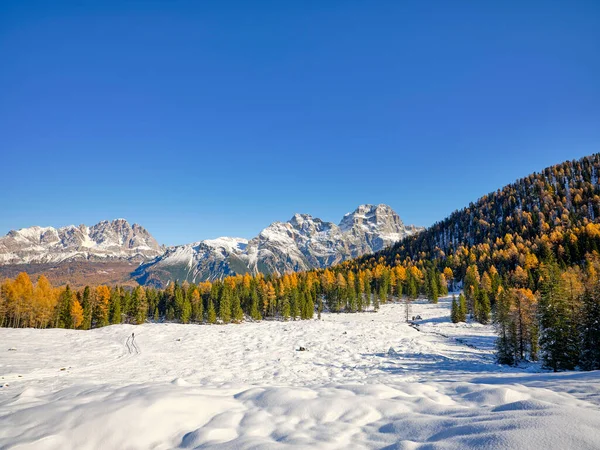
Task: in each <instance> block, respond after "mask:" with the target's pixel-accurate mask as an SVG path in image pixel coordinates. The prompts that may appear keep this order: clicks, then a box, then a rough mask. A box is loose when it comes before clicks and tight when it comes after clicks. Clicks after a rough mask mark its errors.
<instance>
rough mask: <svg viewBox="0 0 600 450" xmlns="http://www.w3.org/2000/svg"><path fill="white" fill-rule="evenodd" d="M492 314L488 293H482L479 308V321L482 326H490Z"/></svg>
mask: <svg viewBox="0 0 600 450" xmlns="http://www.w3.org/2000/svg"><path fill="white" fill-rule="evenodd" d="M491 313H492V307H491V305H490V298H489V297H488V294H487V292H485V291H481V292H480V293H479V302H478V308H477V317H476V319H477V321H478V322H479V323H482V324H484V325H485V324H488V323H489V322H490V315H491Z"/></svg>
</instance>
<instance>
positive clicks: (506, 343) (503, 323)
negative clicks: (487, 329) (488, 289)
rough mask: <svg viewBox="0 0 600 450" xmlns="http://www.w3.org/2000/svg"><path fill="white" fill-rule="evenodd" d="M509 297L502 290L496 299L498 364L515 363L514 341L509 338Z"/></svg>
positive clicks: (495, 321) (495, 317)
mask: <svg viewBox="0 0 600 450" xmlns="http://www.w3.org/2000/svg"><path fill="white" fill-rule="evenodd" d="M510 306H511V305H510V297H509V296H508V295H507V294H506V293H505V292H502V293H501V294H500V296H499V297H498V300H497V301H496V309H495V314H494V325H495V327H496V332H497V334H498V339H497V340H496V357H497V360H498V362H499V363H500V364H508V365H511V366H512V365H514V364H515V347H516V345H515V342H513V340H512V339H511V334H512V333H511V329H510V327H511V322H510Z"/></svg>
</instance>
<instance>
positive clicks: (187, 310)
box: [179, 296, 192, 323]
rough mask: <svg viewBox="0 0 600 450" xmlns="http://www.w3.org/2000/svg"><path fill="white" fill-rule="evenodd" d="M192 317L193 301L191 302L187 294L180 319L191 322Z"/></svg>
mask: <svg viewBox="0 0 600 450" xmlns="http://www.w3.org/2000/svg"><path fill="white" fill-rule="evenodd" d="M191 318H192V303H191V302H190V299H189V298H188V297H187V296H185V298H183V304H182V305H181V317H180V319H179V320H180V321H181V323H190V319H191Z"/></svg>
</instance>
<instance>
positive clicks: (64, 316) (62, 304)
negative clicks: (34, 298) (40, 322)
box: [57, 284, 73, 328]
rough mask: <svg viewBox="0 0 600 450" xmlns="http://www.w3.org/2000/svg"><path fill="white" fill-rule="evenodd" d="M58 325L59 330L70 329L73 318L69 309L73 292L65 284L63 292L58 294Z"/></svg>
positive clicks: (71, 305) (71, 306) (71, 304)
mask: <svg viewBox="0 0 600 450" xmlns="http://www.w3.org/2000/svg"><path fill="white" fill-rule="evenodd" d="M57 306H58V323H57V326H58V327H59V328H72V327H73V318H72V317H71V309H72V308H73V291H71V288H70V287H69V285H68V284H67V286H66V287H65V290H64V291H63V292H62V293H61V294H60V297H59V300H58V305H57Z"/></svg>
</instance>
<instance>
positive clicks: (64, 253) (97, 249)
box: [0, 219, 164, 264]
mask: <svg viewBox="0 0 600 450" xmlns="http://www.w3.org/2000/svg"><path fill="white" fill-rule="evenodd" d="M163 252H164V247H161V246H160V245H159V244H158V242H156V240H155V239H154V238H153V237H152V235H151V234H150V233H148V231H146V229H144V228H143V227H142V226H140V225H138V224H133V225H130V224H129V223H128V222H127V221H126V220H124V219H116V220H113V221H111V222H109V221H103V222H100V223H98V224H96V225H94V226H92V227H87V226H86V225H79V226H74V225H69V226H66V227H62V228H53V227H38V226H35V227H30V228H23V229H20V230H13V231H10V232H9V233H8V234H7V235H6V236H4V237H1V238H0V264H48V263H61V262H65V261H79V260H89V261H109V260H133V261H145V260H148V259H151V258H154V257H156V256H159V255H161V254H162V253H163Z"/></svg>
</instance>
